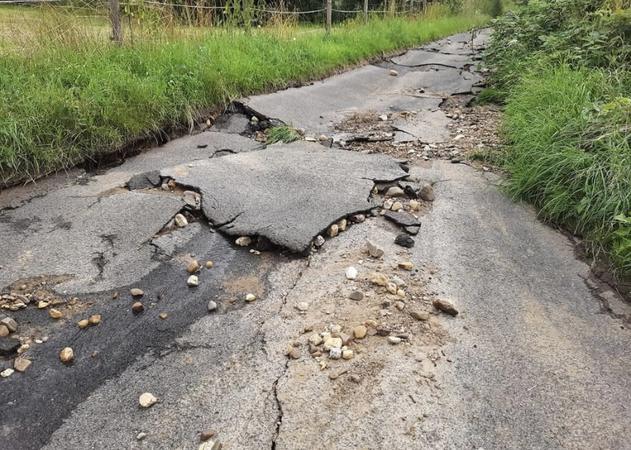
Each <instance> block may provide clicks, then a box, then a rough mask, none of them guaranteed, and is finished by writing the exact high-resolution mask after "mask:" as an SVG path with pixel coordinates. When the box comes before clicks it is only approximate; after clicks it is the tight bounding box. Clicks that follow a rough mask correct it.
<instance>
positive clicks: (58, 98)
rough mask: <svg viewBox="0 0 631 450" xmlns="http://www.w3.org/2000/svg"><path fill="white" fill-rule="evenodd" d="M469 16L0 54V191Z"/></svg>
mask: <svg viewBox="0 0 631 450" xmlns="http://www.w3.org/2000/svg"><path fill="white" fill-rule="evenodd" d="M486 20H487V16H485V15H482V14H479V13H474V14H472V13H471V12H470V11H469V12H467V13H463V14H460V15H454V16H448V17H447V16H442V17H437V18H387V19H373V20H371V21H370V22H369V23H368V24H366V25H365V24H363V21H359V20H358V21H356V22H349V23H346V24H344V25H340V26H338V27H336V28H335V29H334V31H333V33H332V34H331V35H330V36H325V35H324V32H323V31H322V30H320V29H308V30H304V29H303V28H301V27H297V28H296V29H294V30H292V31H290V32H283V33H278V32H275V30H273V29H272V30H268V29H262V30H249V31H243V30H238V29H232V30H225V29H224V30H222V29H217V30H215V31H209V32H208V33H205V34H204V35H202V36H196V37H187V38H178V39H160V40H157V41H142V42H135V43H134V44H133V45H123V46H121V47H118V46H116V45H114V44H110V43H103V44H100V45H97V44H95V43H94V42H90V43H89V44H86V45H78V44H73V45H65V44H58V43H55V40H54V39H52V37H51V43H50V45H47V44H46V43H45V42H44V45H42V46H40V47H39V48H37V49H36V50H33V51H31V52H29V53H28V54H23V52H12V51H6V52H5V54H4V55H2V58H0V91H1V92H2V96H0V117H2V121H0V176H1V177H2V179H1V180H0V181H1V182H0V185H1V184H2V182H4V183H12V182H15V181H16V180H21V179H24V178H28V177H36V176H40V175H42V174H45V173H48V172H51V171H54V170H58V169H61V168H64V167H69V166H73V165H75V164H77V163H79V162H81V161H84V160H86V159H89V158H93V157H95V156H96V155H98V154H102V153H107V152H112V151H114V150H116V149H117V148H118V147H120V146H123V145H124V144H126V143H128V142H130V141H131V140H133V139H137V138H142V137H148V136H152V135H153V134H154V133H156V132H157V131H158V130H163V129H165V128H167V129H168V128H175V127H179V126H181V125H183V124H191V123H192V122H193V121H194V120H195V118H196V117H197V115H198V113H199V112H200V111H202V110H204V109H207V108H210V107H216V106H220V105H223V104H226V103H227V102H229V101H230V100H232V99H235V98H238V97H241V96H244V95H248V94H251V93H256V92H262V91H269V90H274V89H279V88H283V87H285V86H287V85H288V84H289V83H290V82H296V81H306V80H309V79H316V78H319V77H322V76H325V75H327V74H330V73H332V72H333V71H335V70H336V69H339V68H342V67H344V66H349V65H352V64H357V63H359V62H361V61H363V60H366V59H367V58H371V57H374V56H377V55H380V54H382V53H388V52H392V51H395V50H398V49H402V48H405V47H410V46H414V45H418V44H420V43H423V42H427V41H431V40H433V39H437V38H440V37H444V36H447V35H450V34H453V33H456V32H460V31H464V30H466V29H470V28H472V27H475V26H479V25H481V24H484V23H485V22H486Z"/></svg>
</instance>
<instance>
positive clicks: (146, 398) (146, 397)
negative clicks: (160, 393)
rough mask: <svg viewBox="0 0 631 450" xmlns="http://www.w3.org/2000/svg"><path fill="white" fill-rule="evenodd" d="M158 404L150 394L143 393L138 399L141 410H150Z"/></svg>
mask: <svg viewBox="0 0 631 450" xmlns="http://www.w3.org/2000/svg"><path fill="white" fill-rule="evenodd" d="M157 402H158V399H157V398H156V397H155V396H154V395H153V394H152V393H150V392H145V393H144V394H142V395H141V396H140V397H138V403H139V404H140V406H141V407H143V408H150V407H152V406H153V405H155V404H156V403H157Z"/></svg>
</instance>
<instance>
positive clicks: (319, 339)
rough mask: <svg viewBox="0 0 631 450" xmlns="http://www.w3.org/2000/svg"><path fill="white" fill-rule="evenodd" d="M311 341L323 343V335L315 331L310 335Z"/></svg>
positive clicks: (314, 343) (316, 343) (318, 343)
mask: <svg viewBox="0 0 631 450" xmlns="http://www.w3.org/2000/svg"><path fill="white" fill-rule="evenodd" d="M309 343H311V344H313V345H316V346H318V345H320V344H322V337H321V336H320V335H319V334H318V333H314V334H312V335H311V336H309Z"/></svg>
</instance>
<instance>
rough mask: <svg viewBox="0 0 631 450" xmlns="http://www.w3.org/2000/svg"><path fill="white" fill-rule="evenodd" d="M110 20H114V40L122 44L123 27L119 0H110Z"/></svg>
mask: <svg viewBox="0 0 631 450" xmlns="http://www.w3.org/2000/svg"><path fill="white" fill-rule="evenodd" d="M110 20H111V21H112V40H113V41H114V42H116V43H118V44H120V43H121V42H123V29H122V28H121V11H120V3H119V0H110Z"/></svg>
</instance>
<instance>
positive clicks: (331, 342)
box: [324, 337, 343, 351]
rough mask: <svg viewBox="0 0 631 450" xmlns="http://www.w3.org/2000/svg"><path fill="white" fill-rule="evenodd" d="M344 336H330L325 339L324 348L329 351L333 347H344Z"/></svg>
mask: <svg viewBox="0 0 631 450" xmlns="http://www.w3.org/2000/svg"><path fill="white" fill-rule="evenodd" d="M342 344H343V342H342V338H339V337H330V338H328V339H326V340H325V341H324V350H326V351H329V350H331V349H332V348H339V349H341V348H342Z"/></svg>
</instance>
